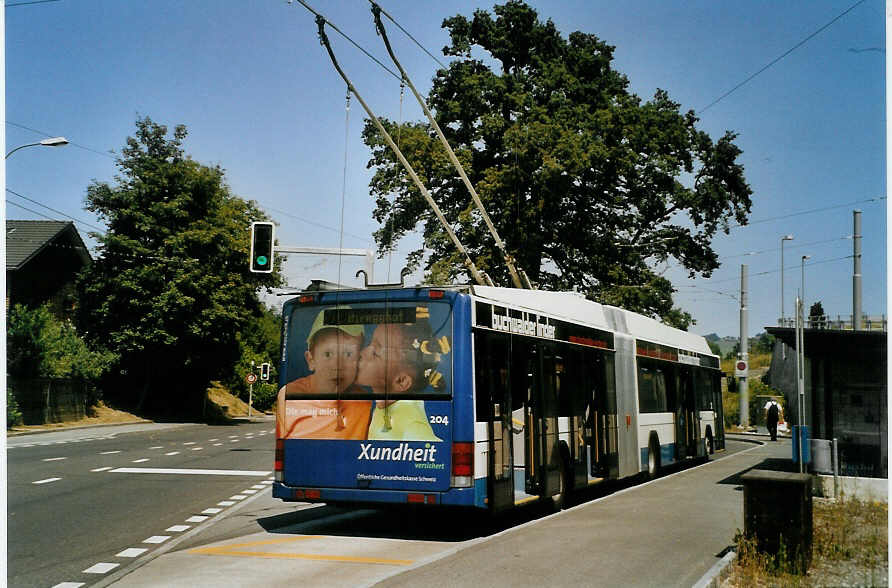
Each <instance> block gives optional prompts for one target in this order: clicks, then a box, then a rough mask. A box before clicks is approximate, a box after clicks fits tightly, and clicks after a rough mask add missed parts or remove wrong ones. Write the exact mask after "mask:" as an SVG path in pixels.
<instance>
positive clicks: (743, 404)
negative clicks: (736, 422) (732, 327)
mask: <svg viewBox="0 0 892 588" xmlns="http://www.w3.org/2000/svg"><path fill="white" fill-rule="evenodd" d="M746 291H747V266H746V264H743V265H741V266H740V354H739V358H740V360H742V361H743V362H744V363H745V364H749V362H748V359H749V341H748V339H747V336H746V332H747V322H748V321H747V309H746ZM747 367H749V366H748V365H747ZM748 375H749V371H748V370H747V371H746V372H745V375H742V376H740V378H739V382H738V384H737V391H738V393H740V426H741V427H744V428H746V427H748V426H749V424H750V399H749V390H748V385H747V381H746V380H747V376H748Z"/></svg>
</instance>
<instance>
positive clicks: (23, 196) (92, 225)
mask: <svg viewBox="0 0 892 588" xmlns="http://www.w3.org/2000/svg"><path fill="white" fill-rule="evenodd" d="M6 191H7V192H9V193H10V194H12V195H14V196H18V197H19V198H21V199H23V200H27V201H28V202H32V203H34V204H36V205H38V206H42V207H44V208H46V209H47V210H51V211H52V212H55V213H56V214H61V215H62V216H64V217H67V218H70V219H71V220H73V221H74V222H77V223H80V224H82V225H85V226H88V227H90V228H91V229H96V230H97V231H101V232H105V229H103V228H102V227H98V226H96V225H94V224H90V223H88V222H86V221H82V220H80V219H79V218H75V217H73V216H71V215H70V214H67V213H65V212H62V211H61V210H56V209H55V208H52V207H50V206H47V205H46V204H44V203H42V202H39V201H37V200H34V199H33V198H28V197H27V196H25V195H23V194H19V193H18V192H16V191H14V190H11V189H10V188H7V189H6ZM7 202H9V203H10V204H12V205H14V206H18V207H19V208H25V207H24V206H21V205H19V204H16V203H15V202H11V201H9V200H7ZM25 210H30V209H27V208H26V209H25ZM31 212H33V211H31ZM37 214H40V213H37ZM41 216H45V215H43V214H41ZM45 218H49V219H50V220H59V219H57V218H51V217H48V216H45Z"/></svg>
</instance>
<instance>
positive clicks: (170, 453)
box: [164, 451, 180, 455]
mask: <svg viewBox="0 0 892 588" xmlns="http://www.w3.org/2000/svg"><path fill="white" fill-rule="evenodd" d="M179 453H180V452H179V451H169V452H167V453H165V454H164V455H179Z"/></svg>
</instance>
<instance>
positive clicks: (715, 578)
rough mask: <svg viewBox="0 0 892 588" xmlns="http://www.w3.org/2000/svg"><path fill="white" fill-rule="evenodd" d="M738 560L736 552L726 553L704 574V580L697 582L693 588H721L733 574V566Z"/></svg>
mask: <svg viewBox="0 0 892 588" xmlns="http://www.w3.org/2000/svg"><path fill="white" fill-rule="evenodd" d="M736 558H737V552H736V551H729V552H728V553H726V554H725V556H724V557H722V559H720V560H719V561H717V562H716V563H715V564H714V565H713V566H712V567H711V568H709V571H707V572H706V573H705V574H703V577H702V578H700V579H699V580H697V583H696V584H694V585H693V586H692V588H719V587H720V586H721V585H722V581H723V580H724V579H725V578H727V577H728V574H729V573H730V572H731V564H732V563H733V562H734V560H735V559H736Z"/></svg>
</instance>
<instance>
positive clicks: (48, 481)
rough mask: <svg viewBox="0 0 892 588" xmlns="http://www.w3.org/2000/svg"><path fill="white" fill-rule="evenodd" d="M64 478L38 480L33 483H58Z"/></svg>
mask: <svg viewBox="0 0 892 588" xmlns="http://www.w3.org/2000/svg"><path fill="white" fill-rule="evenodd" d="M61 479H62V478H47V479H45V480H37V481H36V482H31V483H32V484H49V483H50V482H58V481H59V480H61Z"/></svg>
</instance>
